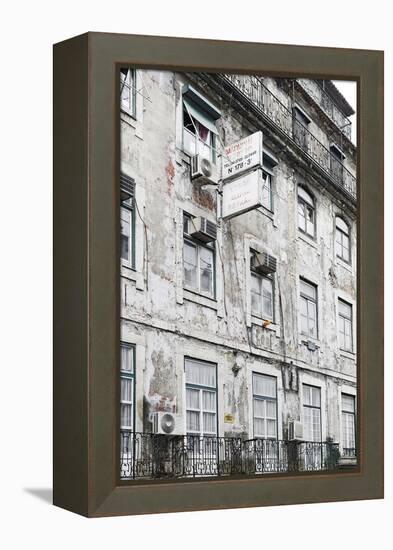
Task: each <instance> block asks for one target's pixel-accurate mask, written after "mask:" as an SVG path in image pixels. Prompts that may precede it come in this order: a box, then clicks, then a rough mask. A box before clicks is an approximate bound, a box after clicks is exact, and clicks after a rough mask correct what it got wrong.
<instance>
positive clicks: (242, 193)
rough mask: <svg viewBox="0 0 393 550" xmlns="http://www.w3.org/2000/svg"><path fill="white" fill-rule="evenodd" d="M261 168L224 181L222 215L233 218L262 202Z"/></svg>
mask: <svg viewBox="0 0 393 550" xmlns="http://www.w3.org/2000/svg"><path fill="white" fill-rule="evenodd" d="M262 188H263V178H262V170H261V169H258V170H254V171H253V172H249V173H248V174H245V175H244V176H242V177H240V178H236V179H235V180H232V181H230V182H228V183H225V184H224V186H223V188H222V217H223V218H224V219H229V218H233V217H235V216H239V215H240V214H244V213H245V212H248V211H249V210H253V209H254V208H258V207H259V206H261V204H262V202H261V201H262Z"/></svg>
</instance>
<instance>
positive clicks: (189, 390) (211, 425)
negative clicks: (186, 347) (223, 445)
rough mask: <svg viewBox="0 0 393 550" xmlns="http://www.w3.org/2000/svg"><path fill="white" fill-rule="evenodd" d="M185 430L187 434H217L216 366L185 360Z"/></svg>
mask: <svg viewBox="0 0 393 550" xmlns="http://www.w3.org/2000/svg"><path fill="white" fill-rule="evenodd" d="M185 373H186V431H187V434H189V435H200V436H204V435H208V436H213V435H217V382H216V376H217V367H216V365H214V364H212V363H207V362H204V361H197V360H195V359H188V358H187V359H186V360H185Z"/></svg>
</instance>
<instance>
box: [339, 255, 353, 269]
mask: <svg viewBox="0 0 393 550" xmlns="http://www.w3.org/2000/svg"><path fill="white" fill-rule="evenodd" d="M336 265H338V266H340V267H342V268H343V269H346V270H347V271H349V272H350V273H353V269H352V265H351V264H350V263H348V262H346V261H345V260H342V259H341V258H339V257H338V256H336Z"/></svg>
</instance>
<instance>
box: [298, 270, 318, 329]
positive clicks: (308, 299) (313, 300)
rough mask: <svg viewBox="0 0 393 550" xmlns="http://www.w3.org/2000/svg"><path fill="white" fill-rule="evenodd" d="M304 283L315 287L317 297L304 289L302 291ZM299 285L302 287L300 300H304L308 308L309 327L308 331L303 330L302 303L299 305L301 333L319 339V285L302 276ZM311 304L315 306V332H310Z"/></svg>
mask: <svg viewBox="0 0 393 550" xmlns="http://www.w3.org/2000/svg"><path fill="white" fill-rule="evenodd" d="M302 284H305V285H308V286H309V287H311V288H313V290H314V291H315V298H311V296H309V295H308V294H306V293H305V292H304V291H302ZM299 287H300V301H302V300H303V301H304V302H305V304H306V310H307V316H306V318H307V327H308V328H307V332H305V331H303V330H302V321H301V318H302V317H303V316H304V315H303V314H302V310H301V305H300V307H299V323H300V326H299V328H300V334H302V335H303V336H308V337H311V338H314V339H318V287H317V285H315V284H313V283H311V282H309V281H307V280H306V279H303V278H302V277H300V279H299ZM310 305H313V306H314V307H315V334H312V333H311V332H310V323H309V320H310V315H309V308H310Z"/></svg>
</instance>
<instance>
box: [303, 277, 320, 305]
mask: <svg viewBox="0 0 393 550" xmlns="http://www.w3.org/2000/svg"><path fill="white" fill-rule="evenodd" d="M300 292H301V294H303V295H304V296H307V297H308V298H311V299H312V300H314V301H315V300H316V297H317V289H316V287H315V286H314V285H311V284H310V283H306V281H304V280H303V279H300Z"/></svg>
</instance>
